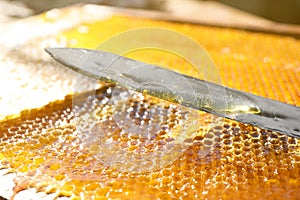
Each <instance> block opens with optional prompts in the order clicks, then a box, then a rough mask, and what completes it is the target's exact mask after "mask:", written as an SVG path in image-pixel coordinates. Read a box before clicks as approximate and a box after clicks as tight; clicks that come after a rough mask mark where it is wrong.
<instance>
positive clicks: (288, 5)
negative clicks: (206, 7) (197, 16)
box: [0, 0, 300, 24]
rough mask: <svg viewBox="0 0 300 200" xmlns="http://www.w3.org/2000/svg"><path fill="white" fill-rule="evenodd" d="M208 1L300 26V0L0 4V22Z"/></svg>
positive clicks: (10, 0)
mask: <svg viewBox="0 0 300 200" xmlns="http://www.w3.org/2000/svg"><path fill="white" fill-rule="evenodd" d="M208 1H209V2H219V3H222V4H224V5H228V6H232V7H234V8H237V9H240V10H243V11H246V12H249V13H252V14H255V15H257V16H259V17H263V18H266V19H269V20H273V21H275V22H282V23H290V24H300V0H285V1H283V0H251V1H249V0H217V1H212V0H86V1H79V0H0V9H1V13H2V15H3V16H2V19H1V18H0V20H1V21H5V20H7V19H12V18H20V17H25V16H29V15H32V14H37V13H41V12H43V11H45V10H49V9H52V8H58V7H63V6H67V5H70V4H73V3H80V2H88V3H96V4H101V5H110V6H118V7H130V8H138V9H150V10H162V11H168V9H169V7H170V5H171V7H174V6H178V7H182V9H186V12H187V13H188V9H189V7H187V6H184V4H185V3H187V4H191V3H194V4H196V3H199V4H200V3H201V2H208ZM178 9H180V8H178Z"/></svg>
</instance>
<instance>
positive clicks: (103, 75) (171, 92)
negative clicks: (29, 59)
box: [45, 48, 300, 138]
mask: <svg viewBox="0 0 300 200" xmlns="http://www.w3.org/2000/svg"><path fill="white" fill-rule="evenodd" d="M45 51H46V52H47V53H49V54H50V55H51V56H52V57H53V59H54V60H56V61H58V62H59V63H61V64H63V65H64V66H66V67H68V68H70V69H72V70H74V71H77V72H79V73H81V74H84V75H87V76H89V77H92V78H95V79H97V80H100V81H105V82H110V83H114V84H117V85H120V86H122V87H125V88H128V89H131V90H135V91H137V92H142V93H145V94H149V95H152V96H155V97H158V98H161V99H164V100H167V101H171V102H174V103H178V104H181V105H183V106H187V107H190V108H193V109H197V110H201V111H205V112H208V113H212V114H214V115H217V116H221V117H225V118H228V119H231V120H235V121H238V122H241V123H246V124H251V125H254V126H257V127H260V128H263V129H267V130H271V131H275V132H280V133H282V134H285V135H288V136H291V137H295V138H300V108H299V107H297V106H293V105H290V104H286V103H283V102H279V101H275V100H272V99H268V98H264V97H261V96H257V95H254V94H251V93H247V92H243V91H239V90H235V89H232V88H228V87H224V86H222V85H218V84H215V83H212V82H208V81H204V80H200V79H197V78H194V77H191V76H187V75H183V74H180V73H177V72H175V71H172V70H168V69H165V68H161V67H158V66H155V65H152V64H147V63H143V62H140V61H136V60H132V59H129V58H126V57H123V56H120V55H116V54H112V53H108V52H102V51H98V50H88V49H80V48H47V49H45Z"/></svg>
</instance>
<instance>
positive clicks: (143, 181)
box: [0, 16, 300, 199]
mask: <svg viewBox="0 0 300 200" xmlns="http://www.w3.org/2000/svg"><path fill="white" fill-rule="evenodd" d="M81 26H85V27H88V28H87V29H86V30H88V32H86V31H85V32H84V33H82V32H81V31H78V29H76V28H75V29H73V30H70V31H68V32H65V33H63V34H62V35H60V36H58V40H62V39H64V40H66V41H72V43H70V44H69V45H70V46H75V47H86V48H96V47H97V45H98V44H99V43H101V42H103V41H104V40H106V39H108V38H109V37H111V36H112V35H114V34H117V33H120V32H122V31H126V30H130V29H132V28H138V27H145V26H146V27H167V28H169V29H172V30H176V31H179V32H181V33H184V34H186V35H188V36H189V37H191V38H193V39H194V40H196V41H197V42H198V43H199V44H201V45H202V46H203V47H204V48H205V49H206V50H207V51H208V52H209V54H210V55H211V56H212V58H213V60H214V62H215V63H216V65H217V66H218V69H219V71H220V75H221V77H222V80H223V83H224V85H226V86H229V87H232V88H236V89H240V90H244V91H247V92H251V93H254V94H258V95H261V96H265V97H269V98H272V99H275V100H280V101H283V102H287V103H291V104H294V105H298V106H299V105H300V104H299V100H300V87H299V86H300V84H299V78H298V77H300V68H299V67H300V42H299V40H297V39H294V38H291V37H285V36H276V35H270V34H262V33H249V32H246V31H242V30H234V29H225V28H215V27H205V26H199V25H189V24H177V23H170V22H163V21H154V20H145V19H136V18H130V17H122V16H114V17H112V18H108V19H106V20H102V21H99V22H96V23H93V24H82V25H81ZM75 40H76V41H75ZM127 56H129V57H131V58H136V59H139V60H141V61H145V62H154V61H155V62H156V63H159V64H161V65H165V66H172V67H174V68H176V69H177V70H179V71H181V72H182V73H186V74H188V75H193V74H195V73H194V71H193V68H191V67H190V64H189V63H187V62H186V61H184V60H183V59H182V58H179V57H177V56H175V55H172V54H167V53H165V52H161V51H154V50H143V51H136V52H132V53H130V54H128V55H127ZM109 87H110V86H109ZM80 95H81V96H80ZM80 95H79V97H80V98H79V99H80V100H79V101H76V102H77V103H78V105H77V107H76V108H79V109H80V112H78V113H77V114H78V115H79V117H80V116H84V114H85V113H89V114H91V113H93V112H94V117H96V118H97V120H99V121H101V122H103V123H104V124H102V125H103V127H105V128H104V129H106V130H105V131H106V132H105V134H104V136H105V137H108V139H109V140H108V141H111V142H114V143H116V144H118V145H119V149H126V151H128V152H132V153H134V154H135V155H137V156H138V155H139V150H142V149H143V148H144V150H145V151H149V152H151V151H156V150H157V149H158V147H159V145H162V146H163V145H164V144H165V143H168V142H172V139H174V140H175V139H176V137H175V136H176V135H175V136H174V135H173V136H172V135H171V136H170V135H168V134H170V133H171V130H172V129H173V128H176V127H178V126H177V125H178V123H179V122H180V120H182V116H181V115H178V113H176V109H179V108H178V107H176V106H177V105H174V106H175V107H174V109H173V110H172V109H170V105H167V104H168V103H167V102H165V104H164V106H162V107H161V110H162V111H163V110H167V113H168V116H169V118H168V119H166V120H165V121H166V123H165V127H167V128H165V129H162V130H157V132H158V133H159V134H156V135H155V136H156V137H153V138H152V140H151V141H153V143H148V144H146V142H145V140H146V139H145V138H139V136H137V135H130V134H128V133H126V131H125V132H122V131H121V130H119V129H114V130H112V129H111V127H113V126H114V124H113V123H114V122H113V121H110V120H109V119H110V118H111V117H112V115H113V112H112V110H111V108H110V107H109V106H108V105H107V104H108V102H107V101H105V99H106V98H108V97H109V92H108V87H107V86H103V87H102V88H100V90H99V91H97V94H91V93H86V94H80ZM90 96H92V97H93V98H94V99H95V100H97V101H99V102H102V104H101V106H98V107H93V102H92V101H87V99H89V97H90ZM74 98H75V97H74V96H72V95H69V96H67V97H66V98H65V100H62V101H55V102H53V103H50V104H48V105H46V106H44V107H42V108H39V109H34V110H28V111H24V112H22V113H21V115H20V117H18V118H15V119H6V120H2V121H1V124H0V161H1V164H2V165H3V166H4V167H6V168H8V169H10V170H11V171H12V172H16V173H17V175H18V176H19V179H17V180H16V182H17V184H18V187H16V188H15V192H19V191H20V190H22V189H26V188H30V187H32V188H36V189H37V190H38V191H44V192H46V193H57V195H58V196H67V197H72V198H74V199H80V198H85V199H299V191H300V180H299V175H300V144H299V140H298V139H295V138H292V137H288V136H285V135H282V134H278V133H275V132H271V131H267V130H263V129H258V128H255V127H253V126H249V125H245V124H240V123H237V122H233V121H229V120H220V119H219V118H216V117H214V116H212V115H209V114H204V113H201V114H199V116H201V120H202V126H199V127H197V129H193V131H194V132H193V133H195V135H193V134H191V135H190V136H191V137H187V138H185V139H186V140H184V143H187V144H189V147H188V148H187V149H185V151H184V152H182V154H180V156H179V157H178V158H177V159H176V160H174V161H173V160H172V162H170V164H168V165H162V168H155V170H150V171H143V172H135V173H132V172H130V170H128V171H126V170H125V171H124V170H121V171H120V170H119V167H118V165H114V166H110V165H108V164H107V163H104V162H103V161H101V159H99V157H98V158H97V153H98V152H99V148H101V146H100V147H99V146H97V145H96V144H97V143H95V144H94V145H93V146H91V147H90V148H86V146H82V140H83V138H82V137H83V136H81V137H78V128H82V127H76V124H74V120H75V119H76V117H78V116H77V114H76V112H74V108H75V106H74V104H73V100H74ZM76 98H78V97H76ZM143 98H145V99H147V101H144V102H142V103H139V102H141V101H140V100H137V99H132V100H131V101H129V103H128V104H129V107H130V108H132V109H133V110H134V112H132V116H133V117H132V118H131V119H133V120H135V122H136V124H141V123H142V121H143V123H148V122H150V121H151V120H153V119H152V118H149V115H147V113H146V112H147V111H148V110H149V109H150V108H151V107H153V106H157V104H158V103H159V102H161V101H160V100H157V99H152V98H150V97H148V96H147V95H143ZM102 100H104V101H102ZM151 102H154V103H152V104H151ZM162 102H163V101H162ZM143 106H144V107H143ZM171 107H172V106H171ZM94 108H95V109H94ZM137 114H138V115H137ZM143 116H144V117H143ZM201 120H200V121H201ZM218 120H220V122H219V121H218ZM157 122H161V121H159V119H158V121H157ZM216 122H217V123H216ZM105 123H106V124H105ZM206 124H207V126H205V125H206ZM86 128H88V127H86ZM81 130H85V127H83V129H81ZM93 130H94V131H96V132H95V133H97V130H95V129H93ZM98 131H99V130H98ZM102 131H103V130H102ZM175 133H176V132H175ZM100 139H101V138H100ZM99 141H100V140H99ZM99 141H98V142H99ZM100 142H101V141H100ZM203 152H208V153H206V154H205V155H202V153H203ZM102 153H103V155H105V152H102ZM107 153H110V152H107ZM164 159H166V160H168V159H169V158H168V157H166V158H164ZM126 165H127V169H130V163H126Z"/></svg>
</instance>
